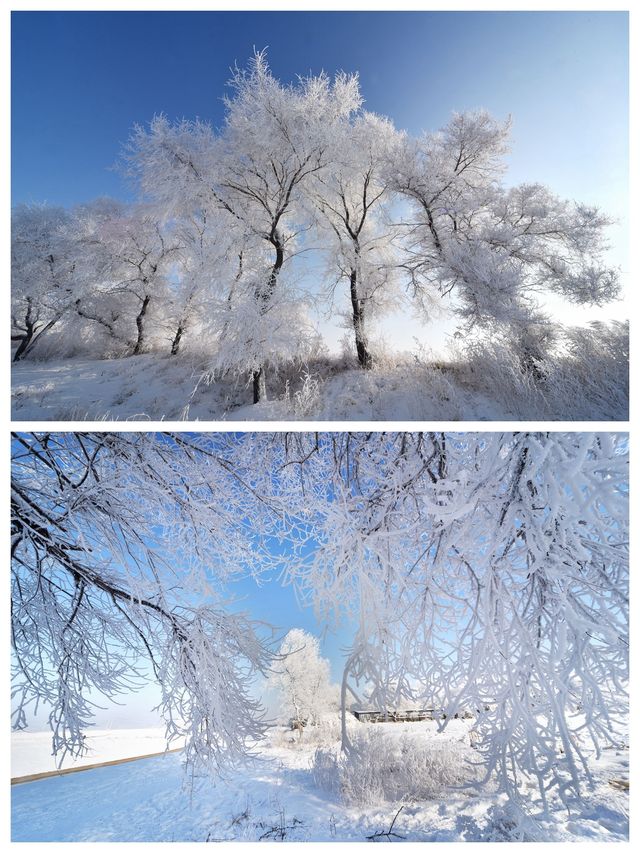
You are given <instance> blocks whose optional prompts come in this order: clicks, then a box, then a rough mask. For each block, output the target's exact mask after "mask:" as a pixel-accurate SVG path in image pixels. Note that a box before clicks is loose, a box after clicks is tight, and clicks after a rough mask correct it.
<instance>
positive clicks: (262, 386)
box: [253, 366, 267, 403]
mask: <svg viewBox="0 0 640 853" xmlns="http://www.w3.org/2000/svg"><path fill="white" fill-rule="evenodd" d="M266 399H267V382H266V379H265V375H264V366H262V367H260V368H259V370H254V371H253V402H254V403H261V402H262V401H263V400H266Z"/></svg>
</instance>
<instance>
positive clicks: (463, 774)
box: [312, 729, 474, 806]
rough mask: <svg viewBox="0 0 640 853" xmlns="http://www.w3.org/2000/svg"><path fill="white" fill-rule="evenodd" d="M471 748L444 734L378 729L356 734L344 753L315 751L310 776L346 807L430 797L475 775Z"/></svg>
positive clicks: (329, 750)
mask: <svg viewBox="0 0 640 853" xmlns="http://www.w3.org/2000/svg"><path fill="white" fill-rule="evenodd" d="M468 757H469V748H468V747H466V746H465V745H464V744H463V743H461V742H459V741H451V740H448V739H446V738H444V737H442V738H438V737H436V738H431V739H428V740H425V739H421V738H420V737H419V736H418V737H415V736H412V735H401V736H400V737H393V736H390V734H389V733H388V732H385V731H380V730H378V729H370V730H365V731H363V732H358V733H357V734H355V735H354V736H353V738H352V749H351V751H350V752H349V754H348V755H346V754H342V755H338V754H337V751H336V750H335V749H333V750H332V749H318V750H316V754H315V757H314V763H313V768H312V769H313V777H314V780H315V782H316V784H317V785H318V786H320V787H322V788H324V789H325V790H329V791H335V792H339V793H340V796H341V798H342V799H343V801H344V802H345V803H347V804H349V805H359V806H367V805H376V804H378V803H381V802H398V801H400V800H403V801H413V800H428V799H433V798H434V797H437V796H439V795H440V794H442V792H443V791H444V790H445V788H447V787H450V786H457V785H462V784H464V783H465V782H468V781H470V780H471V779H472V778H473V776H474V772H473V766H472V765H471V764H470V763H469V762H468V760H467V759H468Z"/></svg>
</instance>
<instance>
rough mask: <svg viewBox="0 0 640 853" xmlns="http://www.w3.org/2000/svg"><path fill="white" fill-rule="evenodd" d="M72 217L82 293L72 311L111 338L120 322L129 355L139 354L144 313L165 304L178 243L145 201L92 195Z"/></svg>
mask: <svg viewBox="0 0 640 853" xmlns="http://www.w3.org/2000/svg"><path fill="white" fill-rule="evenodd" d="M77 221H78V226H79V233H78V245H79V252H81V253H82V256H83V259H84V264H83V269H84V273H85V287H84V293H85V294H86V296H85V295H84V294H83V297H84V298H79V299H78V300H77V301H76V310H77V312H78V314H79V315H80V316H82V317H84V318H85V319H87V320H91V321H95V322H97V323H98V324H99V325H100V326H102V327H103V328H105V329H107V331H108V332H109V334H110V335H111V336H112V337H114V338H118V337H119V336H120V335H121V334H122V333H120V332H118V328H119V327H120V328H121V327H123V326H124V327H125V328H126V330H127V337H128V338H129V339H130V342H131V354H132V355H139V354H140V353H142V352H144V351H145V349H146V348H147V346H148V343H149V333H148V320H149V317H150V316H151V315H153V313H154V309H156V312H157V311H159V310H160V307H157V306H158V304H159V306H166V305H167V302H168V299H169V289H168V275H169V273H170V272H171V265H172V264H173V263H175V262H176V261H177V257H178V252H179V251H180V245H179V243H178V242H177V240H176V238H175V235H174V234H172V233H171V232H170V231H169V230H168V229H167V228H166V227H164V226H163V225H162V222H161V217H160V216H159V215H158V214H157V213H156V211H155V210H153V209H152V208H151V207H149V206H143V205H135V206H128V205H124V204H121V203H119V202H117V201H114V200H112V199H98V200H97V201H96V202H94V203H92V204H90V205H86V206H85V207H83V208H82V209H81V210H79V211H78V216H77Z"/></svg>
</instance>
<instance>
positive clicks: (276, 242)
mask: <svg viewBox="0 0 640 853" xmlns="http://www.w3.org/2000/svg"><path fill="white" fill-rule="evenodd" d="M269 242H270V243H271V245H272V246H273V248H274V249H275V250H276V258H275V261H274V262H273V266H272V267H271V272H270V273H269V278H268V280H267V284H266V287H264V288H260V289H259V290H257V291H256V299H257V300H259V302H260V313H261V314H264V313H265V312H266V310H267V308H268V307H269V302H270V301H271V297H272V296H273V291H274V290H275V288H276V284H277V281H278V276H279V275H280V270H281V269H282V265H283V264H284V244H283V243H282V240H281V238H280V235H279V234H278V231H277V230H275V229H274V231H273V232H272V234H271V237H270V238H269ZM266 399H267V381H266V376H265V367H264V364H261V365H260V367H259V368H258V369H257V370H254V371H253V402H254V403H262V402H263V401H265V400H266Z"/></svg>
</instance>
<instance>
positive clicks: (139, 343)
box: [133, 294, 151, 355]
mask: <svg viewBox="0 0 640 853" xmlns="http://www.w3.org/2000/svg"><path fill="white" fill-rule="evenodd" d="M149 302H151V297H150V296H149V295H148V294H147V295H146V296H145V298H144V299H143V300H142V308H141V309H140V311H139V312H138V316H137V317H136V326H137V328H138V339H137V340H136V345H135V347H134V348H133V355H140V353H141V352H142V349H143V347H144V318H145V316H146V314H147V308H148V307H149Z"/></svg>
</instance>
